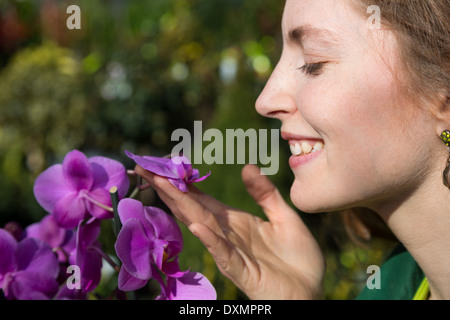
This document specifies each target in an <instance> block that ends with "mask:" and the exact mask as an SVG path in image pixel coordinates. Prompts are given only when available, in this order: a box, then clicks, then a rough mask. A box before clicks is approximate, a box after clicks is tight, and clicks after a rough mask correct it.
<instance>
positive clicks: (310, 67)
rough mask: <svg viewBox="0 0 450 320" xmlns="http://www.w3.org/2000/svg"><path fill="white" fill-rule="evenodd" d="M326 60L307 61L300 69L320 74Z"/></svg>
mask: <svg viewBox="0 0 450 320" xmlns="http://www.w3.org/2000/svg"><path fill="white" fill-rule="evenodd" d="M324 65H325V62H317V63H305V64H304V65H303V66H302V67H300V68H299V70H300V71H301V72H302V73H306V74H307V75H311V76H318V75H320V74H321V73H322V70H323V66H324Z"/></svg>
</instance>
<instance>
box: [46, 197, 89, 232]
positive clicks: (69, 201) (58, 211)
mask: <svg viewBox="0 0 450 320" xmlns="http://www.w3.org/2000/svg"><path fill="white" fill-rule="evenodd" d="M86 213H87V211H86V206H85V203H84V199H83V198H82V197H80V196H79V195H78V194H77V193H69V194H67V195H66V196H65V197H63V198H62V199H60V200H59V201H58V202H57V203H56V205H55V208H54V210H53V215H54V217H55V219H56V222H57V223H58V225H59V226H60V227H61V228H65V229H73V228H75V227H76V226H77V225H78V223H79V222H80V221H82V220H83V219H84V218H85V216H86Z"/></svg>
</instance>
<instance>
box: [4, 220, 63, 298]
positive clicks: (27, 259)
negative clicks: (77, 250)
mask: <svg viewBox="0 0 450 320" xmlns="http://www.w3.org/2000/svg"><path fill="white" fill-rule="evenodd" d="M0 257H1V259H0V288H1V289H3V292H4V294H5V297H6V298H7V299H18V300H44V299H45V300H46V299H50V298H52V297H53V296H54V295H55V293H56V292H57V290H58V283H57V281H56V277H57V275H58V271H59V270H58V260H57V258H56V256H55V254H54V253H53V252H52V249H51V248H50V247H49V246H48V245H47V244H46V243H44V242H43V241H41V240H38V239H33V238H25V239H23V240H22V241H20V242H17V241H16V240H15V239H14V237H13V236H12V235H11V234H10V233H8V232H7V231H5V230H3V229H0Z"/></svg>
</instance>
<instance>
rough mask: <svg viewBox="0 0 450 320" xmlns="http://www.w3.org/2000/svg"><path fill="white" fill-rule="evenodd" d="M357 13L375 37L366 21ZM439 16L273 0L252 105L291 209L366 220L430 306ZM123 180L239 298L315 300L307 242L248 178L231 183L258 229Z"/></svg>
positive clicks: (437, 2)
mask: <svg viewBox="0 0 450 320" xmlns="http://www.w3.org/2000/svg"><path fill="white" fill-rule="evenodd" d="M371 5H377V6H378V8H379V9H380V14H381V15H380V18H381V21H380V22H381V24H380V25H379V27H376V24H371V23H368V19H369V18H370V19H369V20H371V19H372V18H373V17H371V14H368V13H367V9H368V7H369V6H371ZM449 10H450V3H449V1H448V0H434V1H432V0H428V1H412V0H410V1H406V0H392V1H386V0H378V1H367V2H366V1H362V0H359V1H352V0H340V1H337V0H320V1H318V0H287V1H286V5H285V10H284V14H283V20H282V34H283V52H282V55H281V58H280V61H279V63H278V65H277V67H276V69H275V70H274V72H273V73H272V75H271V77H270V79H269V81H268V83H267V85H266V87H265V89H264V91H263V92H262V93H261V95H260V97H259V99H258V100H257V102H256V110H257V111H258V112H259V113H260V114H261V115H263V116H266V117H271V118H277V119H279V120H280V121H281V131H282V137H283V139H284V140H286V141H287V143H289V145H290V146H291V150H292V153H293V155H292V157H291V158H290V160H289V165H290V167H291V169H292V171H293V173H294V176H295V180H294V182H293V184H292V188H291V199H292V201H293V203H294V205H295V206H296V207H297V208H298V209H299V210H301V211H303V212H308V213H314V212H329V211H341V210H348V209H356V208H364V209H366V210H371V211H374V212H376V213H377V214H378V215H379V216H380V217H381V218H382V219H383V220H384V221H385V223H386V224H387V225H388V227H389V228H390V229H391V231H392V232H393V233H394V234H395V236H396V237H397V238H398V240H399V241H400V242H401V243H402V245H403V246H404V247H405V248H406V250H407V252H408V254H411V255H412V257H413V258H414V261H415V262H417V264H418V265H419V266H420V269H421V270H423V273H424V274H425V276H426V279H427V281H428V283H429V295H428V296H427V297H428V298H431V299H450V285H449V284H450V249H449V246H448V245H449V244H450V191H449V189H448V188H447V187H446V186H445V185H444V184H443V183H442V182H443V170H444V169H445V165H446V160H447V158H448V157H449V154H448V153H449V151H448V147H447V146H446V145H445V143H443V141H442V139H441V133H442V132H444V131H445V130H447V129H450V112H449V110H450V109H449V108H450V102H449V96H450V90H449V89H450V85H449V84H450V80H449V66H450V62H449V52H450V48H449V29H450V27H449V20H450V19H449V17H450V14H449ZM444 137H445V135H444ZM136 171H137V172H138V173H139V174H140V175H141V176H142V177H144V178H145V179H146V180H148V181H149V182H150V183H151V184H152V185H153V186H154V188H155V189H156V191H157V192H158V194H159V196H160V197H161V198H162V200H163V201H165V203H166V204H167V205H168V206H169V208H170V209H171V210H172V211H173V213H174V214H175V215H176V216H177V217H178V218H179V219H180V220H181V221H182V222H183V223H185V224H186V225H187V226H188V227H189V229H190V230H191V231H192V232H193V233H194V234H195V235H196V236H197V237H198V238H199V239H200V240H201V241H202V243H203V244H204V245H205V246H206V247H207V249H208V250H209V252H210V253H211V254H212V256H213V257H214V259H215V261H216V263H217V265H218V267H219V269H220V270H221V272H222V273H223V274H224V275H225V276H226V277H228V278H230V279H231V280H232V281H233V282H234V283H235V284H236V285H237V286H238V287H239V288H240V289H241V290H243V291H244V292H245V293H246V294H247V295H248V297H249V298H251V299H314V298H320V297H322V296H321V293H322V282H323V277H324V272H325V262H324V258H323V255H322V253H321V251H320V249H319V246H318V245H317V243H316V241H315V239H314V238H313V236H312V235H311V233H310V232H309V230H308V229H307V227H306V226H305V225H304V224H303V222H302V221H301V219H300V218H299V216H298V215H297V213H296V212H295V211H294V210H293V209H292V208H290V207H289V206H288V205H287V204H286V203H285V202H284V201H283V198H282V197H281V195H280V194H279V192H278V191H277V189H276V188H275V187H274V186H273V185H272V184H271V182H270V181H269V179H267V177H265V176H261V175H260V174H259V169H258V168H256V167H255V166H251V165H248V166H246V167H244V169H243V171H242V178H243V181H244V183H245V185H246V187H247V189H248V191H249V193H250V194H251V195H252V197H253V198H254V199H255V201H256V202H257V203H258V204H259V205H260V206H261V207H262V208H263V209H264V212H265V214H266V215H267V218H268V221H263V220H261V219H259V218H257V217H255V216H253V215H251V214H248V213H245V212H241V211H239V210H236V209H233V208H230V207H228V206H226V205H224V204H222V203H221V202H219V201H217V200H216V199H213V198H212V197H210V196H208V195H206V194H204V193H202V192H200V191H199V190H197V189H196V188H195V187H190V188H191V189H190V192H188V193H183V192H181V191H180V192H179V191H178V190H176V189H175V188H174V187H173V186H172V185H171V184H170V182H168V181H167V180H165V179H164V178H161V177H158V176H155V175H153V174H151V173H149V172H147V171H145V170H143V169H142V168H140V167H137V168H136ZM444 180H446V179H444ZM402 285H404V284H402V283H396V284H395V285H394V286H393V287H394V288H395V287H401V286H402ZM416 289H417V288H416ZM402 298H404V297H402Z"/></svg>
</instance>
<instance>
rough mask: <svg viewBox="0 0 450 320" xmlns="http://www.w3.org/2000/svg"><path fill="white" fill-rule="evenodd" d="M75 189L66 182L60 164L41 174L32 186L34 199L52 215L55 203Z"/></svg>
mask: <svg viewBox="0 0 450 320" xmlns="http://www.w3.org/2000/svg"><path fill="white" fill-rule="evenodd" d="M75 191H76V190H75V188H74V187H73V186H72V185H71V184H70V183H68V182H67V181H66V178H65V177H64V174H63V167H62V165H61V164H55V165H53V166H51V167H49V168H48V169H47V170H45V171H44V172H42V173H41V174H40V175H39V176H38V177H37V178H36V180H35V182H34V186H33V193H34V197H35V198H36V200H37V202H38V203H39V205H40V206H41V207H42V208H44V210H45V211H47V212H49V213H52V212H53V208H54V207H55V205H56V203H57V202H58V201H59V200H60V199H62V198H64V197H65V196H66V195H67V194H69V193H73V192H75Z"/></svg>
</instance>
